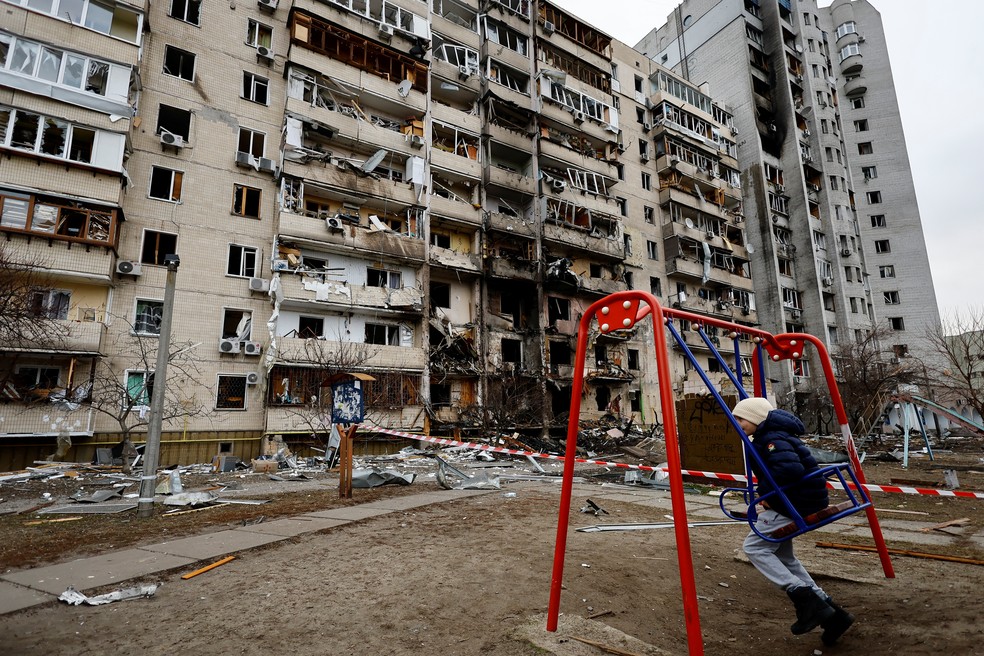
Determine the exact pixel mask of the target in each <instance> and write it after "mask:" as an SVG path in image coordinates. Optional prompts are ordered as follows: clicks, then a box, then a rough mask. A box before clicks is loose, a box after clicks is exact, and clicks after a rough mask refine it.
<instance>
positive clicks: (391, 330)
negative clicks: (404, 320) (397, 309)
mask: <svg viewBox="0 0 984 656" xmlns="http://www.w3.org/2000/svg"><path fill="white" fill-rule="evenodd" d="M365 343H366V344H381V345H383V346H399V345H400V327H399V326H394V325H392V324H384V323H368V322H367V323H366V337H365Z"/></svg>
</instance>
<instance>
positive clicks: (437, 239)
mask: <svg viewBox="0 0 984 656" xmlns="http://www.w3.org/2000/svg"><path fill="white" fill-rule="evenodd" d="M431 245H432V246H437V247H439V248H451V235H449V234H445V233H443V232H433V231H432V232H431Z"/></svg>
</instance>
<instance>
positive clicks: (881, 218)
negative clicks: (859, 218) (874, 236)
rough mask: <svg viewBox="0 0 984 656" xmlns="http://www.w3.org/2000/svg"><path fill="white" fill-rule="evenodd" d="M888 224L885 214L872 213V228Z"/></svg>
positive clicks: (883, 226)
mask: <svg viewBox="0 0 984 656" xmlns="http://www.w3.org/2000/svg"><path fill="white" fill-rule="evenodd" d="M887 226H888V222H887V221H885V215H884V214H872V215H871V227H872V228H885V227H887Z"/></svg>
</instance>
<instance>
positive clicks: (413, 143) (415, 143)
mask: <svg viewBox="0 0 984 656" xmlns="http://www.w3.org/2000/svg"><path fill="white" fill-rule="evenodd" d="M410 147H411V148H423V147H424V138H423V137H422V136H420V135H419V134H411V135H410Z"/></svg>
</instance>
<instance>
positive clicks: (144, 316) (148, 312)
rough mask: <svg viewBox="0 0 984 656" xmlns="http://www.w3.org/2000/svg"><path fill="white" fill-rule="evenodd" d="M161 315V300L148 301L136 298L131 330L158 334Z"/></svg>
mask: <svg viewBox="0 0 984 656" xmlns="http://www.w3.org/2000/svg"><path fill="white" fill-rule="evenodd" d="M163 316H164V302H163V301H148V300H144V299H139V298H138V299H137V305H136V311H135V313H134V317H133V332H135V333H137V334H138V335H160V334H161V319H162V318H163Z"/></svg>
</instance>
